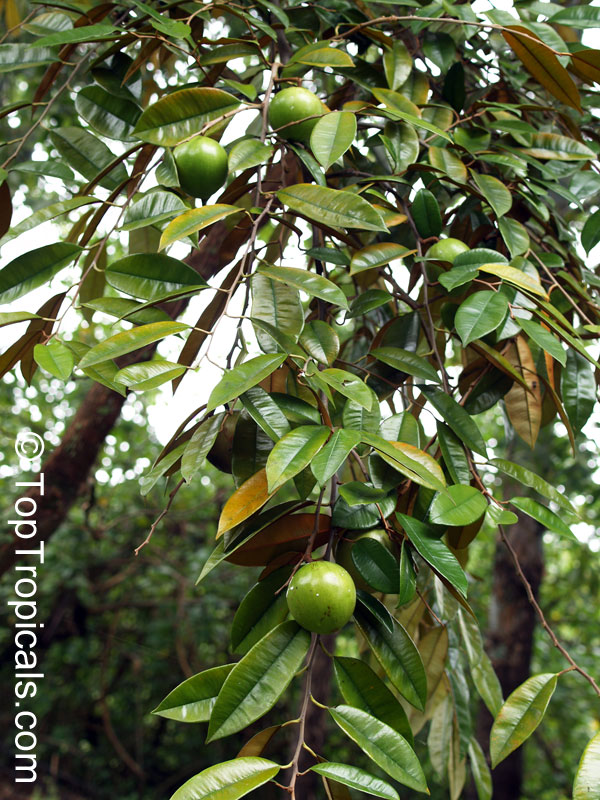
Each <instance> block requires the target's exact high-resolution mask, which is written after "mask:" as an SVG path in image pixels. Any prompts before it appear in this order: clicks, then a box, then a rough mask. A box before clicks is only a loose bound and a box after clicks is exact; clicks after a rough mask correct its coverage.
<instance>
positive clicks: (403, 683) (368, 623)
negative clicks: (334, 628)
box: [354, 606, 427, 711]
mask: <svg viewBox="0 0 600 800" xmlns="http://www.w3.org/2000/svg"><path fill="white" fill-rule="evenodd" d="M354 617H355V619H356V622H357V624H358V626H359V627H360V629H361V631H362V633H363V634H364V636H365V638H366V640H367V642H368V643H369V647H370V648H371V649H372V650H373V653H374V654H375V657H376V658H377V660H378V661H379V663H380V664H381V666H382V667H383V669H384V670H385V672H386V675H387V676H388V678H389V679H390V681H391V682H392V684H393V685H394V686H395V687H396V689H398V691H399V692H400V694H401V695H402V696H403V697H404V698H406V700H408V702H409V703H410V704H411V705H413V706H415V708H418V709H419V710H420V711H423V710H424V708H425V703H426V701H427V676H426V675H425V668H424V667H423V662H422V660H421V656H420V655H419V651H418V650H417V648H416V647H415V644H414V642H413V640H412V639H411V638H410V636H409V635H408V633H407V632H406V631H405V629H404V628H403V627H402V625H400V624H399V623H397V622H396V623H394V629H393V632H390V631H389V630H388V628H387V627H386V626H385V625H383V624H382V623H381V622H379V621H378V620H377V618H376V617H374V616H373V615H372V614H371V613H368V612H365V611H363V610H362V608H361V606H357V607H356V609H355V611H354Z"/></svg>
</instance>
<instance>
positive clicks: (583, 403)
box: [0, 273, 596, 433]
mask: <svg viewBox="0 0 600 800" xmlns="http://www.w3.org/2000/svg"><path fill="white" fill-rule="evenodd" d="M1 275H2V273H0V277H1ZM560 392H561V395H562V401H563V403H564V406H565V411H566V412H567V415H568V417H569V421H570V423H571V425H572V426H573V430H574V431H575V432H576V433H579V432H580V431H581V429H582V428H583V426H584V425H585V423H586V422H587V421H588V419H589V418H590V415H591V413H592V411H593V410H594V404H595V402H596V382H595V380H594V371H593V370H592V367H591V365H590V364H589V362H588V361H587V360H586V359H585V358H584V357H583V356H582V355H581V354H580V353H577V352H575V351H574V350H571V349H569V350H568V351H567V363H566V366H565V367H564V369H563V370H562V373H561V376H560Z"/></svg>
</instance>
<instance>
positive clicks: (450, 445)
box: [437, 420, 471, 486]
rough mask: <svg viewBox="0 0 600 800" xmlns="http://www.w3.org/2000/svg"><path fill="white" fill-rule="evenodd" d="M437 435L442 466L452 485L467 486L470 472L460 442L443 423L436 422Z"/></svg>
mask: <svg viewBox="0 0 600 800" xmlns="http://www.w3.org/2000/svg"><path fill="white" fill-rule="evenodd" d="M437 435H438V441H439V443H440V448H441V450H442V456H443V457H444V464H445V465H446V469H447V470H448V472H449V473H450V477H451V478H452V480H453V482H454V483H462V484H464V485H465V486H469V484H470V483H471V471H470V469H469V462H468V461H467V456H466V454H465V449H464V447H463V444H462V442H461V440H460V439H459V438H458V436H457V435H456V434H455V433H454V431H453V430H452V429H451V428H449V427H448V425H446V424H445V423H444V422H441V421H439V420H438V423H437Z"/></svg>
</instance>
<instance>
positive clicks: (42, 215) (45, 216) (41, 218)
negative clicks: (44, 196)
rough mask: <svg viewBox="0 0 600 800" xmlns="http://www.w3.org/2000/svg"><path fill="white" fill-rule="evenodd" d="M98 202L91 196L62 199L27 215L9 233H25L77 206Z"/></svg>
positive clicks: (14, 234)
mask: <svg viewBox="0 0 600 800" xmlns="http://www.w3.org/2000/svg"><path fill="white" fill-rule="evenodd" d="M96 202H98V201H97V200H94V199H93V198H90V197H70V198H69V199H68V200H60V201H59V202H58V203H52V204H51V205H49V206H45V207H44V208H40V209H38V210H37V211H34V212H33V214H31V215H30V216H29V217H25V219H24V220H22V222H19V223H18V224H17V225H14V226H13V227H12V228H11V229H10V231H9V232H8V235H9V236H11V237H15V236H20V235H21V234H22V233H25V231H30V230H31V229H32V228H35V227H37V226H38V225H41V224H42V223H44V222H47V221H48V220H51V219H56V217H60V216H61V215H62V214H66V213H68V212H69V211H74V210H75V209H76V208H80V207H81V206H86V205H90V203H96Z"/></svg>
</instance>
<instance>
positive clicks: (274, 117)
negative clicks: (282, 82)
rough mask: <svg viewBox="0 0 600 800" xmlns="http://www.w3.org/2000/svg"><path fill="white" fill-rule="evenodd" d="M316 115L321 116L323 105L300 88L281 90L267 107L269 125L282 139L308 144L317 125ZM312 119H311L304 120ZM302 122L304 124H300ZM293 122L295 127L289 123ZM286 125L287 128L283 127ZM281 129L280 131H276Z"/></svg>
mask: <svg viewBox="0 0 600 800" xmlns="http://www.w3.org/2000/svg"><path fill="white" fill-rule="evenodd" d="M316 114H318V115H321V114H323V103H321V101H320V100H319V98H318V97H317V95H316V94H313V93H312V92H310V91H309V90H308V89H304V88H302V86H290V87H289V88H287V89H282V90H281V91H280V92H278V93H277V94H276V95H275V97H274V98H273V99H272V100H271V103H270V105H269V124H270V125H271V127H272V128H273V130H276V131H277V132H278V133H279V135H280V136H282V137H283V138H284V139H294V140H296V141H298V142H308V140H309V139H310V134H311V133H312V129H313V128H314V127H315V125H316V123H317V118H316V116H315V115H316ZM306 117H313V119H306ZM300 120H304V122H300ZM292 122H295V123H297V124H296V125H291V124H290V123H292ZM284 125H286V126H287V127H285V128H284V127H283V126H284ZM279 128H282V130H278V129H279Z"/></svg>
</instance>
